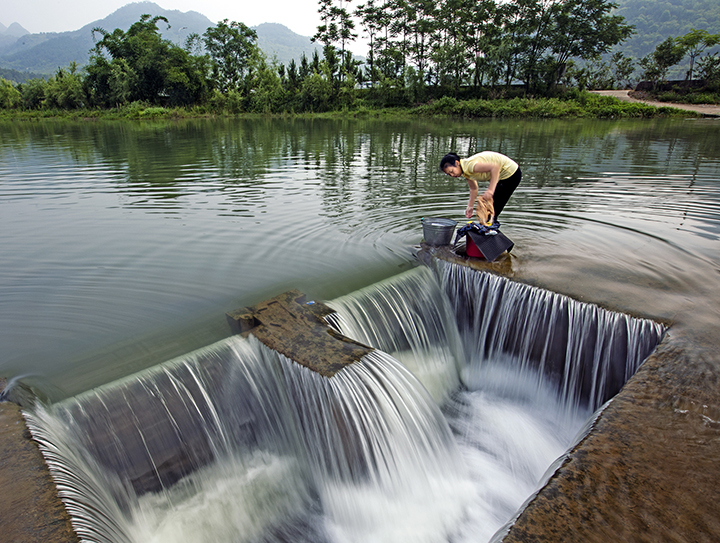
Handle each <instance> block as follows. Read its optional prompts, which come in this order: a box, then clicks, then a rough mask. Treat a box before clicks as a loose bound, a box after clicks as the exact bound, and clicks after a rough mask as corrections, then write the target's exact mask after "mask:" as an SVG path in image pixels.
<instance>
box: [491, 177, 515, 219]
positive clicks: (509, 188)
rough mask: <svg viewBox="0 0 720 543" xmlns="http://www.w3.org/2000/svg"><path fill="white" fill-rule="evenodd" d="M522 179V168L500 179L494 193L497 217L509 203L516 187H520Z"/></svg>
mask: <svg viewBox="0 0 720 543" xmlns="http://www.w3.org/2000/svg"><path fill="white" fill-rule="evenodd" d="M520 179H522V172H521V171H520V168H518V169H517V170H516V171H515V173H514V174H512V175H511V176H510V177H508V178H507V179H501V180H500V181H498V184H497V186H496V187H495V194H494V195H493V207H494V208H495V218H497V217H498V215H500V212H501V211H502V210H503V208H504V207H505V204H507V203H508V200H509V199H510V196H512V193H513V192H515V189H516V188H518V185H519V184H520Z"/></svg>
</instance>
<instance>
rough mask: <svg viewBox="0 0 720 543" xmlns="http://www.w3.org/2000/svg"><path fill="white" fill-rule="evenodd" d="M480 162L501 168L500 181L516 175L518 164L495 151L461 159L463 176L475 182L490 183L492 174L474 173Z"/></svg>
mask: <svg viewBox="0 0 720 543" xmlns="http://www.w3.org/2000/svg"><path fill="white" fill-rule="evenodd" d="M478 162H482V163H489V164H497V165H498V166H500V179H507V178H508V177H510V176H511V175H512V174H514V173H515V172H516V171H517V169H518V165H517V162H515V161H514V160H512V159H511V158H509V157H506V156H505V155H503V154H500V153H496V152H495V151H483V152H482V153H478V154H476V155H473V156H471V157H469V158H461V159H460V167H461V168H462V172H463V176H464V177H467V178H469V179H474V180H475V181H490V172H474V171H472V170H473V166H475V164H477V163H478Z"/></svg>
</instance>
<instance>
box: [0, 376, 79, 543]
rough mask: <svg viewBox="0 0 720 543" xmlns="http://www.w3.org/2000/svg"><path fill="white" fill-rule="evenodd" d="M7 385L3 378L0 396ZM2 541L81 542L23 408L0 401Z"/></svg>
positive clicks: (28, 542)
mask: <svg viewBox="0 0 720 543" xmlns="http://www.w3.org/2000/svg"><path fill="white" fill-rule="evenodd" d="M6 386H7V382H6V381H5V380H4V379H0V396H1V395H2V393H3V392H4V391H5V388H6ZM0 489H1V490H0V511H2V514H0V534H1V535H0V538H1V539H2V540H3V541H13V542H15V541H18V542H20V541H22V542H23V543H35V542H37V543H48V542H52V543H70V542H76V541H78V538H77V536H76V535H75V532H74V531H73V529H72V526H71V524H70V516H69V515H68V514H67V511H66V510H65V506H64V505H63V503H62V501H61V500H60V497H59V496H58V491H57V488H56V487H55V483H54V482H53V480H52V477H51V476H50V471H49V470H48V468H47V466H46V465H45V461H44V459H43V457H42V454H41V453H40V450H39V449H38V447H37V445H36V444H35V442H34V441H32V440H31V439H30V432H29V430H28V429H27V427H26V425H25V419H24V418H23V416H22V413H21V411H20V406H18V405H16V404H14V403H12V402H8V401H1V402H0Z"/></svg>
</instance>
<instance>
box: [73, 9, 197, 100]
mask: <svg viewBox="0 0 720 543" xmlns="http://www.w3.org/2000/svg"><path fill="white" fill-rule="evenodd" d="M158 21H164V22H165V23H166V24H167V19H166V18H165V17H160V16H156V17H152V18H151V16H150V15H147V14H146V15H142V16H141V17H140V21H138V22H136V23H134V24H133V25H131V26H130V28H129V29H128V31H127V32H123V31H122V30H121V29H119V28H116V29H115V30H114V31H113V32H107V31H105V30H103V29H102V28H94V29H93V31H92V32H93V36H94V35H95V34H100V35H101V36H102V39H101V40H100V41H98V42H97V43H96V44H95V47H94V48H93V53H92V56H91V58H90V62H89V63H88V64H87V66H86V68H85V71H86V74H87V75H86V77H85V81H84V83H85V89H86V92H87V94H88V96H89V97H90V100H91V101H92V103H93V104H96V105H100V106H105V107H113V106H116V105H119V104H123V103H126V102H132V101H145V102H149V103H151V104H157V105H166V104H167V105H187V104H190V103H195V102H198V101H201V100H202V99H203V97H204V95H205V92H206V90H207V87H206V82H205V74H204V73H203V72H202V71H201V70H199V65H198V64H197V63H196V62H195V61H194V59H193V58H192V57H191V55H190V54H189V53H188V52H187V51H185V50H184V49H182V48H181V47H179V46H177V45H175V44H173V43H172V42H170V41H168V40H164V39H163V38H162V37H161V36H160V32H159V30H158V27H157V23H158ZM168 26H169V25H168Z"/></svg>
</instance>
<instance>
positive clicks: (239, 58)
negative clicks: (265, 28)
mask: <svg viewBox="0 0 720 543" xmlns="http://www.w3.org/2000/svg"><path fill="white" fill-rule="evenodd" d="M203 38H204V41H205V48H206V50H207V52H208V54H209V55H210V59H211V68H212V81H213V84H214V86H215V88H217V89H219V90H220V92H222V93H223V94H226V93H227V92H228V91H230V90H235V91H244V90H248V89H247V88H245V87H247V85H245V84H244V83H245V80H246V79H247V78H249V76H250V69H251V59H252V58H253V56H254V55H256V54H257V53H258V52H259V47H258V45H257V33H256V32H255V31H254V30H252V29H250V28H248V27H247V26H245V25H244V24H243V23H238V22H235V21H232V22H228V20H227V19H225V20H223V21H222V22H220V23H218V24H217V25H216V26H214V27H211V28H208V29H207V30H206V31H205V33H204V34H203Z"/></svg>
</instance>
